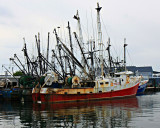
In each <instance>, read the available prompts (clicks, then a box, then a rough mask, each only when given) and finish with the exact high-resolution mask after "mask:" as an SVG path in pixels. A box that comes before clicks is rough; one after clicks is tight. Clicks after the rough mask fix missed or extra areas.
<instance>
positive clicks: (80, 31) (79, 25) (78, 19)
mask: <svg viewBox="0 0 160 128" xmlns="http://www.w3.org/2000/svg"><path fill="white" fill-rule="evenodd" d="M73 18H74V19H76V20H77V21H78V30H79V36H78V37H79V42H80V44H81V48H82V49H83V51H84V42H83V36H82V29H81V23H80V17H79V14H78V10H77V14H76V15H74V17H73ZM84 61H85V60H84V59H83V55H82V56H81V63H82V65H83V67H85V62H84Z"/></svg>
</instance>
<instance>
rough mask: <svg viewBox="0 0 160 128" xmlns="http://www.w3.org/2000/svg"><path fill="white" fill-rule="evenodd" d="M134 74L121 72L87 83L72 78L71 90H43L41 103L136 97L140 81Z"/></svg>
mask: <svg viewBox="0 0 160 128" xmlns="http://www.w3.org/2000/svg"><path fill="white" fill-rule="evenodd" d="M132 74H133V73H132V72H130V71H125V72H119V73H115V76H116V77H106V78H99V79H97V80H94V81H86V82H84V81H82V82H80V79H79V78H78V77H77V76H74V77H73V78H70V81H72V85H71V86H70V88H69V87H63V88H51V87H43V88H41V90H40V101H41V102H42V103H48V102H68V101H84V100H100V99H113V98H122V97H129V96H134V95H136V93H137V89H138V86H139V83H140V79H139V78H138V77H136V76H135V77H134V76H132ZM68 79H69V78H68Z"/></svg>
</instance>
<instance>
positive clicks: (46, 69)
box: [46, 32, 50, 71]
mask: <svg viewBox="0 0 160 128" xmlns="http://www.w3.org/2000/svg"><path fill="white" fill-rule="evenodd" d="M49 34H50V33H49V32H48V43H47V61H48V56H49ZM47 70H48V65H46V71H47Z"/></svg>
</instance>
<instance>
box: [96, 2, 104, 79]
mask: <svg viewBox="0 0 160 128" xmlns="http://www.w3.org/2000/svg"><path fill="white" fill-rule="evenodd" d="M101 9H102V7H100V6H99V3H97V8H96V10H97V29H98V45H99V59H100V66H101V75H102V76H104V71H103V68H104V64H103V42H102V31H101V21H100V11H101Z"/></svg>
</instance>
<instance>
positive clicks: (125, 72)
mask: <svg viewBox="0 0 160 128" xmlns="http://www.w3.org/2000/svg"><path fill="white" fill-rule="evenodd" d="M132 74H133V72H132V71H124V72H117V73H115V75H132Z"/></svg>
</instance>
